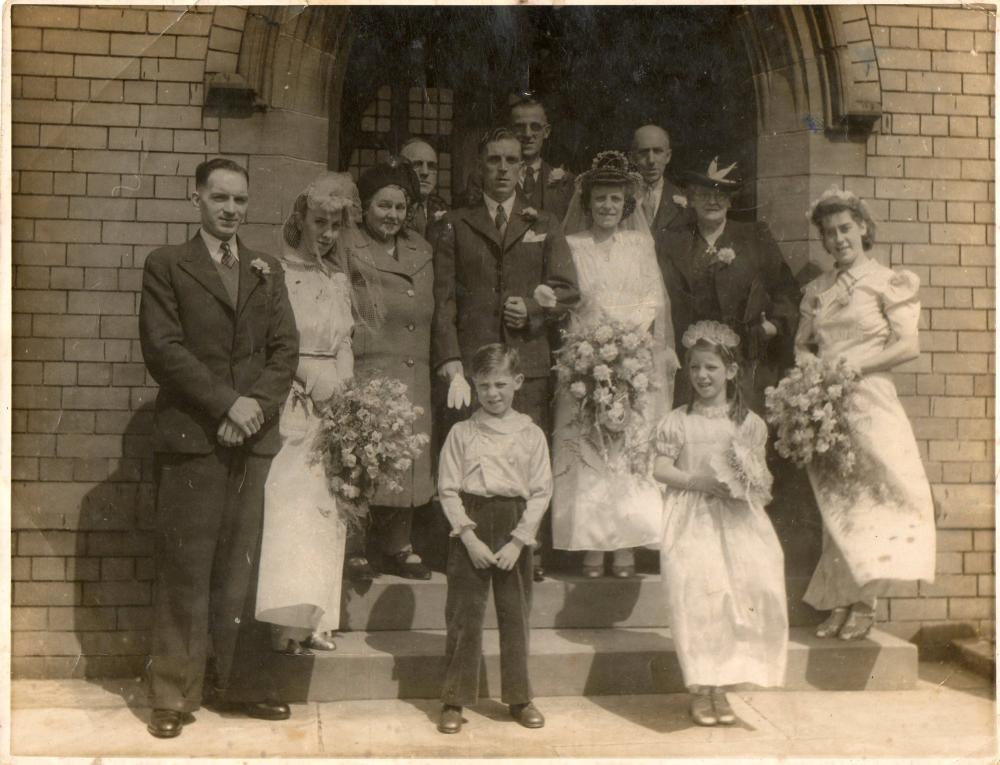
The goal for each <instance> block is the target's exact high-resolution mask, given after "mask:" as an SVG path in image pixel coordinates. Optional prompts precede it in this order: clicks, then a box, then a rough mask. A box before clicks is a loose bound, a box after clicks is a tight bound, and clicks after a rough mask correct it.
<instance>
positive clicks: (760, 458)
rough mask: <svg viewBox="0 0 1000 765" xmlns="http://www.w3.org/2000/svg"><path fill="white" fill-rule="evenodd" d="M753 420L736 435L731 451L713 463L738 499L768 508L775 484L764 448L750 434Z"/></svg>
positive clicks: (718, 455)
mask: <svg viewBox="0 0 1000 765" xmlns="http://www.w3.org/2000/svg"><path fill="white" fill-rule="evenodd" d="M749 421H750V420H749V418H747V419H746V420H744V424H743V425H741V426H740V427H739V428H738V429H737V430H736V433H735V435H734V436H733V440H732V442H731V443H730V445H729V448H728V449H727V450H726V451H725V452H722V453H719V454H716V455H715V456H714V457H713V458H712V461H711V466H712V469H713V470H714V471H715V477H716V478H717V479H718V480H720V481H722V482H723V483H724V484H726V486H728V487H729V491H730V493H731V494H732V495H733V498H734V499H740V500H745V501H747V502H749V503H750V504H752V505H756V506H758V507H764V506H765V505H767V504H769V503H770V502H771V486H772V484H773V482H774V479H773V477H772V476H771V472H770V471H769V470H768V469H767V460H766V458H765V452H764V449H763V448H762V447H760V446H755V445H754V443H753V441H752V440H751V438H750V434H749V433H748V432H747V426H746V425H747V423H748V422H749Z"/></svg>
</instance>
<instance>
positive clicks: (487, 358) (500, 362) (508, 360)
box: [472, 343, 521, 379]
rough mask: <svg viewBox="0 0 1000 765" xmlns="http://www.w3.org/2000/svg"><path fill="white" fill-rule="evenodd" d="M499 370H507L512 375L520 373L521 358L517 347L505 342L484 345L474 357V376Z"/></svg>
mask: <svg viewBox="0 0 1000 765" xmlns="http://www.w3.org/2000/svg"><path fill="white" fill-rule="evenodd" d="M499 370H506V371H507V372H510V374H511V375H516V374H520V372H521V358H520V356H518V353H517V349H516V348H511V347H510V346H507V345H504V344H503V343H490V344H489V345H484V346H483V347H481V348H480V349H479V350H478V351H476V353H475V355H473V357H472V377H473V379H475V378H476V377H480V376H481V375H485V374H489V373H490V372H496V371H499Z"/></svg>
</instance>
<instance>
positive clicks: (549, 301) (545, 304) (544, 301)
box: [531, 284, 559, 308]
mask: <svg viewBox="0 0 1000 765" xmlns="http://www.w3.org/2000/svg"><path fill="white" fill-rule="evenodd" d="M531 296H532V297H533V298H534V299H535V302H536V303H538V305H540V306H541V307H542V308H555V307H556V304H557V303H558V302H559V301H558V299H557V298H556V293H555V292H553V291H552V288H551V287H550V286H549V285H547V284H539V285H538V286H537V287H535V291H534V292H533V293H532V295H531Z"/></svg>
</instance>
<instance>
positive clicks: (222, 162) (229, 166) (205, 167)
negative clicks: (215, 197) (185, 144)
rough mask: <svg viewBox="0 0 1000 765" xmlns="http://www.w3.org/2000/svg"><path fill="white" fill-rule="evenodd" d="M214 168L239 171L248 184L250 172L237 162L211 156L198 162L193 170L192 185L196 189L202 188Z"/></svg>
mask: <svg viewBox="0 0 1000 765" xmlns="http://www.w3.org/2000/svg"><path fill="white" fill-rule="evenodd" d="M216 170H229V171H230V172H233V173H240V174H241V175H242V176H243V177H244V178H246V181H247V185H248V186H249V185H250V173H248V172H247V169H246V168H245V167H243V165H241V164H240V163H239V162H233V160H231V159H226V158H225V157H213V158H212V159H206V160H205V161H204V162H202V163H200V164H199V165H198V167H197V168H195V171H194V186H195V188H196V189H200V188H204V186H205V184H207V183H208V177H209V176H210V175H211V174H212V173H214V172H215V171H216Z"/></svg>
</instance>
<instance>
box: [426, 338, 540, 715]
mask: <svg viewBox="0 0 1000 765" xmlns="http://www.w3.org/2000/svg"><path fill="white" fill-rule="evenodd" d="M472 378H473V381H474V382H475V387H476V396H477V398H478V400H479V406H480V408H479V409H477V410H476V411H475V412H474V413H473V414H472V416H471V417H469V419H467V420H465V421H463V422H459V423H457V424H456V425H455V426H454V427H452V429H451V432H449V433H448V438H447V439H446V440H445V444H444V448H443V449H442V451H441V460H440V466H439V476H438V496H439V498H440V500H441V506H442V508H444V512H445V515H446V516H447V518H448V521H449V522H450V523H451V527H452V533H451V540H450V544H449V548H448V600H447V604H446V606H445V618H446V621H447V625H448V643H447V649H446V654H445V662H446V664H447V669H446V672H445V679H444V690H443V691H442V694H441V698H442V701H443V703H444V707H443V708H442V710H441V719H440V721H439V722H438V730H439V731H441V732H442V733H458V732H459V731H460V730H461V729H462V707H463V706H466V705H470V704H475V703H476V701H478V699H479V664H480V662H481V660H482V653H483V617H484V615H485V612H486V599H487V597H488V595H489V591H490V585H491V584H492V586H493V598H494V600H495V602H496V610H497V622H498V625H499V628H500V673H501V678H500V679H501V699H502V700H503V702H504V703H506V704H508V705H509V708H510V714H511V717H513V718H514V719H515V720H517V721H518V722H519V723H520V724H521V725H523V726H524V727H526V728H541V727H542V726H543V725H545V718H544V717H542V713H541V712H539V711H538V709H536V708H535V705H534V704H532V703H531V695H532V694H531V683H530V681H529V680H528V630H529V625H528V616H529V613H530V611H531V582H532V571H531V569H532V561H531V551H530V550H528V551H527V552H525V551H524V548H525V547H526V546H528V547H531V546H533V545H534V544H535V534H536V533H537V531H538V525H539V523H541V520H542V516H543V515H544V514H545V509H546V508H547V507H548V504H549V499H550V498H551V497H552V469H551V467H550V464H549V447H548V444H547V442H546V439H545V434H544V433H543V432H542V430H541V428H539V427H538V426H537V425H535V423H534V422H532V420H531V418H530V417H528V416H527V415H525V414H520V413H518V412H516V411H515V410H514V409H513V408H511V404H512V403H513V401H514V394H515V392H517V390H518V389H520V387H521V384H522V383H523V382H524V375H522V374H521V373H520V371H518V357H517V351H516V350H514V349H511V348H506V347H505V346H503V345H500V344H499V343H492V344H490V345H484V346H483V347H482V348H480V349H479V350H478V351H476V354H475V356H473V359H472Z"/></svg>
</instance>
